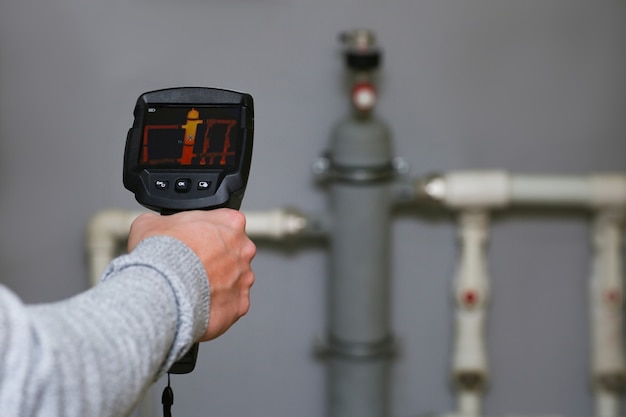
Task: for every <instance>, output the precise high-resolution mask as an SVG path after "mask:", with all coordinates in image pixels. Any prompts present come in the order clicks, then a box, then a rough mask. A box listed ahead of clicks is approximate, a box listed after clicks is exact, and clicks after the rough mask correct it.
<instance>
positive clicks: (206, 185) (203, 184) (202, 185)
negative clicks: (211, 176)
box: [198, 180, 211, 190]
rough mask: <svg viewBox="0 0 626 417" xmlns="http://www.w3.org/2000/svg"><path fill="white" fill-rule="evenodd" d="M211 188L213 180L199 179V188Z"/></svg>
mask: <svg viewBox="0 0 626 417" xmlns="http://www.w3.org/2000/svg"><path fill="white" fill-rule="evenodd" d="M209 188H211V181H202V180H201V181H198V190H208V189H209Z"/></svg>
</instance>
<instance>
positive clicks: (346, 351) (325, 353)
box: [316, 336, 397, 361]
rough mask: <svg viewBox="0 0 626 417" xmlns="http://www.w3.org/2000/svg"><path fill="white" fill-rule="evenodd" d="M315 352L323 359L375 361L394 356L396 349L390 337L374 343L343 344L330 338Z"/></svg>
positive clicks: (343, 342)
mask: <svg viewBox="0 0 626 417" xmlns="http://www.w3.org/2000/svg"><path fill="white" fill-rule="evenodd" d="M316 351H317V355H318V356H320V357H323V358H343V359H350V360H357V361H375V360H381V359H388V358H391V357H393V356H395V355H396V351H397V349H396V344H395V342H394V340H393V337H392V336H389V337H387V338H385V339H383V340H381V341H379V342H374V343H355V342H345V341H341V340H338V339H337V338H334V337H332V336H331V337H330V338H329V339H328V343H327V344H320V345H319V346H317V349H316Z"/></svg>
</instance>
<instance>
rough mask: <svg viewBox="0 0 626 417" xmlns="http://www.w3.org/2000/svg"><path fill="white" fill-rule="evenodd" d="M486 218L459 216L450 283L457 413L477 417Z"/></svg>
mask: <svg viewBox="0 0 626 417" xmlns="http://www.w3.org/2000/svg"><path fill="white" fill-rule="evenodd" d="M488 224H489V217H488V213H487V212H485V211H464V212H461V213H460V215H459V238H460V243H461V245H460V246H461V259H460V262H459V267H458V270H457V274H456V277H455V280H454V296H455V300H456V304H457V311H456V325H455V329H456V337H455V345H454V352H453V364H452V378H453V381H454V383H455V388H456V390H457V398H458V399H457V410H458V414H460V415H463V416H468V417H478V416H480V415H481V413H482V397H483V394H484V389H485V385H486V383H487V379H488V364H487V352H486V347H485V344H486V343H485V319H486V310H487V305H488V300H489V280H488V275H487V267H486V255H485V252H486V243H487V236H488V227H489V226H488Z"/></svg>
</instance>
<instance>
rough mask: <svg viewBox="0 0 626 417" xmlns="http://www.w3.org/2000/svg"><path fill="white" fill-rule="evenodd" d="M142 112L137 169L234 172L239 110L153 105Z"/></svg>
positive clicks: (237, 155) (239, 148)
mask: <svg viewBox="0 0 626 417" xmlns="http://www.w3.org/2000/svg"><path fill="white" fill-rule="evenodd" d="M145 111H146V114H145V115H144V126H143V132H142V141H141V151H140V155H139V165H140V166H143V167H146V168H148V167H152V168H185V169H187V168H198V169H220V170H224V171H226V172H234V171H236V170H237V168H238V166H239V161H240V159H241V152H242V143H241V142H242V140H243V138H242V134H241V107H235V106H233V107H224V106H221V107H211V106H206V107H202V106H194V107H190V106H156V105H155V106H149V107H147V108H146V109H145Z"/></svg>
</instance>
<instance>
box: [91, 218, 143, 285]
mask: <svg viewBox="0 0 626 417" xmlns="http://www.w3.org/2000/svg"><path fill="white" fill-rule="evenodd" d="M139 214H141V212H138V211H129V210H118V209H108V210H103V211H100V212H98V213H96V214H95V215H94V216H93V217H92V218H91V220H90V221H89V225H88V227H87V250H88V257H89V279H90V283H91V285H92V286H93V285H96V284H97V283H98V281H99V280H100V276H101V275H102V273H103V272H104V270H105V268H106V266H107V265H108V264H109V262H111V261H112V260H113V258H115V256H117V255H118V254H119V249H120V245H121V244H122V243H123V242H124V241H125V240H126V239H127V238H128V230H129V229H130V225H131V223H132V222H133V220H135V218H137V216H139Z"/></svg>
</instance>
